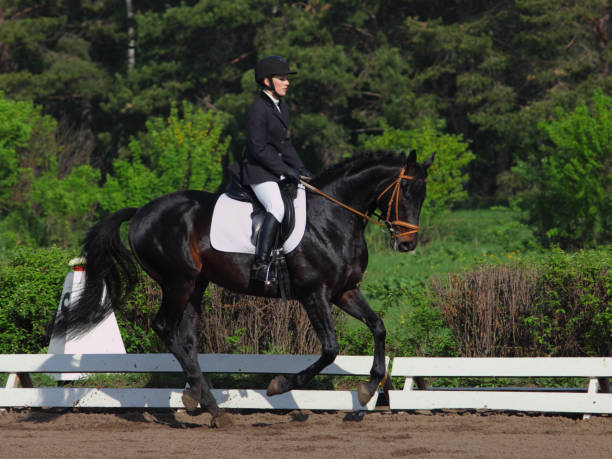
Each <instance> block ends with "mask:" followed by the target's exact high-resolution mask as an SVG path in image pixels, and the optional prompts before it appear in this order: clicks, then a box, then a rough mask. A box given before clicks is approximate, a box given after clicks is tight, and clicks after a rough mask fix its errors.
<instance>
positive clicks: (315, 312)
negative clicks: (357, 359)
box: [267, 292, 339, 395]
mask: <svg viewBox="0 0 612 459" xmlns="http://www.w3.org/2000/svg"><path fill="white" fill-rule="evenodd" d="M302 304H303V306H304V308H305V309H306V313H307V314H308V318H309V319H310V323H311V324H312V328H314V330H315V332H316V334H317V336H318V338H319V341H321V357H320V358H319V359H318V360H317V361H316V362H314V363H313V364H312V365H310V366H309V367H308V368H306V369H304V370H302V371H301V372H299V373H297V374H295V375H291V376H287V377H285V376H277V377H275V378H274V379H273V380H272V381H270V385H269V386H268V391H267V394H268V395H278V394H283V393H285V392H288V391H290V390H292V389H299V388H301V387H304V386H305V385H306V384H308V382H310V380H311V379H312V378H313V377H314V376H316V375H318V374H319V373H320V372H321V370H323V368H325V367H326V366H328V365H330V364H331V363H333V362H334V360H335V358H336V356H337V355H338V352H339V346H338V340H337V339H336V332H335V331H334V321H333V319H332V315H331V305H330V304H329V301H327V299H326V298H325V297H324V295H323V294H322V293H320V292H319V293H315V294H312V295H310V296H309V297H308V298H307V299H306V300H303V301H302Z"/></svg>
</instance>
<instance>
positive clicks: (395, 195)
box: [300, 167, 419, 239]
mask: <svg viewBox="0 0 612 459" xmlns="http://www.w3.org/2000/svg"><path fill="white" fill-rule="evenodd" d="M405 171H406V168H405V167H404V168H403V169H402V170H401V172H400V173H399V176H398V177H397V178H396V179H395V180H394V181H393V182H391V184H390V185H389V186H388V187H387V188H385V189H384V190H383V192H382V193H380V194H379V195H378V198H376V201H380V198H382V197H383V196H384V195H385V193H386V192H387V191H389V189H391V187H393V191H392V193H391V198H390V199H389V204H388V205H387V218H386V219H385V220H384V221H385V223H386V224H387V227H388V228H389V232H390V233H391V239H395V238H397V237H401V236H405V235H408V234H414V233H417V232H418V231H419V227H418V226H417V225H413V224H412V223H408V222H404V221H401V220H398V217H399V194H400V187H401V182H402V179H407V180H411V179H414V177H412V176H411V175H405V174H404V172H405ZM300 183H301V184H302V185H304V187H306V188H308V189H309V190H311V191H314V192H315V193H317V194H320V195H321V196H323V197H325V198H327V199H329V200H330V201H331V202H333V203H334V204H337V205H339V206H340V207H343V208H345V209H346V210H349V211H351V212H353V213H354V214H357V215H359V216H360V217H362V218H364V219H367V220H369V221H371V222H372V223H375V224H377V225H378V226H384V225H383V224H382V223H380V221H377V220H374V219H373V218H372V217H370V216H369V215H368V214H366V213H364V212H360V211H358V210H356V209H353V208H352V207H350V206H347V205H346V204H344V203H342V202H340V201H338V200H337V199H335V198H333V197H331V196H330V195H328V194H326V193H324V192H323V191H321V190H319V189H318V188H317V187H314V186H312V185H311V184H309V183H307V182H305V181H304V180H300ZM392 207H395V218H396V219H395V220H393V221H390V220H389V218H390V217H391V208H392ZM379 220H382V218H381V217H379ZM393 226H402V227H404V228H409V229H408V231H404V232H403V233H399V234H395V229H394V228H393Z"/></svg>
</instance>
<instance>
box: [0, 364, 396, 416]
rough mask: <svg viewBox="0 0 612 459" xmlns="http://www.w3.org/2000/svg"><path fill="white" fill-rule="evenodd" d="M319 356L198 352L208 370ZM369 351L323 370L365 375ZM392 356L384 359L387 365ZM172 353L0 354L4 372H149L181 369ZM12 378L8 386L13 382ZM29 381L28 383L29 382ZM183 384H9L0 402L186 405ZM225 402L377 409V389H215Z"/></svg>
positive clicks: (275, 369)
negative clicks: (363, 394)
mask: <svg viewBox="0 0 612 459" xmlns="http://www.w3.org/2000/svg"><path fill="white" fill-rule="evenodd" d="M316 359H318V356H294V355H242V354H200V355H199V356H198V360H199V362H200V366H201V368H203V369H205V370H206V372H207V373H254V374H263V373H270V374H295V373H298V372H299V371H301V370H303V369H304V368H306V367H307V366H308V365H310V364H311V363H313V362H314V361H315V360H316ZM372 359H373V357H371V356H338V357H337V358H336V360H335V362H334V363H333V364H331V365H329V366H328V367H326V368H325V369H324V370H323V371H322V372H321V374H324V375H342V376H366V375H369V374H370V368H371V367H372ZM388 363H389V360H388V359H387V361H386V364H387V366H388ZM181 371H182V370H181V367H180V365H179V363H178V362H177V361H176V359H175V358H174V357H173V356H172V355H171V354H16V355H0V373H13V374H19V375H20V377H21V378H22V379H26V381H27V380H28V379H29V378H27V377H26V375H28V374H30V373H70V372H78V373H150V372H181ZM12 382H13V381H12V380H11V381H9V384H7V386H12V385H13V384H12ZM25 385H29V384H27V383H26V384H25ZM182 392H183V389H182V388H180V389H178V388H177V389H134V388H132V389H113V388H101V389H99V388H69V387H62V388H60V387H40V388H34V387H23V388H16V387H6V388H4V389H0V407H51V406H53V407H87V408H94V407H95V408H136V407H140V408H183V404H182V402H181V395H182ZM213 395H214V396H215V399H216V400H217V403H219V406H220V407H222V408H241V409H251V408H252V409H311V410H373V409H374V408H375V406H376V401H377V398H378V394H376V395H375V396H374V397H373V398H372V400H370V402H369V403H368V405H367V406H365V407H362V406H361V405H360V404H359V401H358V398H357V392H356V391H342V390H338V391H336V390H293V391H290V392H288V393H286V394H282V395H275V396H273V397H268V396H267V395H266V391H265V390H255V389H213Z"/></svg>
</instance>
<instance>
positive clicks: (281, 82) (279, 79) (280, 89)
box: [272, 75, 289, 96]
mask: <svg viewBox="0 0 612 459" xmlns="http://www.w3.org/2000/svg"><path fill="white" fill-rule="evenodd" d="M272 85H273V86H274V90H275V91H276V93H277V94H278V95H279V96H284V95H286V94H287V89H288V88H289V78H288V77H287V75H275V76H273V77H272Z"/></svg>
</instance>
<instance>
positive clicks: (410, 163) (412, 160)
mask: <svg viewBox="0 0 612 459" xmlns="http://www.w3.org/2000/svg"><path fill="white" fill-rule="evenodd" d="M416 162H417V155H416V151H414V150H412V151H411V152H410V154H409V155H408V158H406V167H407V168H408V169H410V168H411V167H414V166H416Z"/></svg>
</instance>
